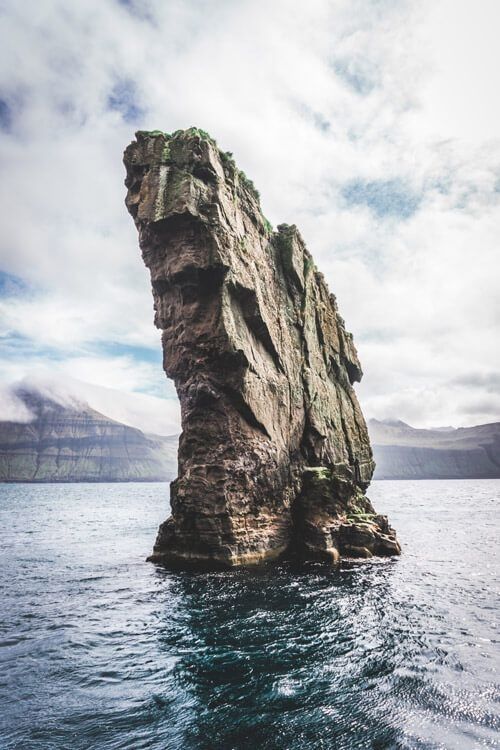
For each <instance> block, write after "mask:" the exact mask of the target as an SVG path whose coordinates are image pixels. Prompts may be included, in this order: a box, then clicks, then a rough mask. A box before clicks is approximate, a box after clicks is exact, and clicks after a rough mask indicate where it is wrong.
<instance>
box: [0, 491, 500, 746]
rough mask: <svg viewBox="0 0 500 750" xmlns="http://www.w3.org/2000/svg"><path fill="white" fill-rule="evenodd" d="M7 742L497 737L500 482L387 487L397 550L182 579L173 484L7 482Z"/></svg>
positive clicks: (0, 510) (1, 511)
mask: <svg viewBox="0 0 500 750" xmlns="http://www.w3.org/2000/svg"><path fill="white" fill-rule="evenodd" d="M0 492H1V495H2V501H1V505H0V515H1V518H0V522H1V524H2V528H3V530H4V536H5V546H4V549H3V551H2V579H1V584H2V587H3V594H2V595H3V602H4V607H3V609H4V614H5V617H4V618H3V622H2V626H1V631H0V658H1V660H2V664H1V665H0V666H1V670H0V691H1V693H2V696H3V697H2V703H3V705H4V706H6V709H5V711H4V714H3V716H2V717H1V718H0V722H1V728H2V729H1V732H2V734H1V736H2V738H3V740H2V742H3V744H2V743H0V746H1V747H2V748H4V747H5V748H23V750H25V748H40V749H42V748H43V750H45V749H48V750H50V749H52V748H53V749H54V750H55V749H57V750H60V749H62V748H64V749H66V748H74V750H79V749H80V748H81V749H83V748H99V749H100V748H103V749H104V750H108V748H133V749H134V750H135V749H136V748H138V749H139V748H152V749H155V750H156V749H158V750H160V749H161V750H164V749H167V750H170V749H172V750H173V749H177V748H179V750H180V749H181V748H182V750H185V749H186V750H191V749H193V750H194V749H195V748H196V749H200V750H202V749H203V750H219V749H221V750H225V749H226V748H227V749H228V750H229V749H230V748H235V750H239V749H240V748H242V749H243V748H252V749H253V748H259V749H260V748H262V750H267V749H268V750H280V749H283V750H284V749H285V748H286V749H291V748H293V749H295V748H297V749H298V750H299V749H302V748H335V749H336V750H343V749H345V750H351V748H426V749H427V748H429V749H430V748H450V749H451V748H453V749H455V748H483V747H485V748H487V747H491V748H493V747H496V746H497V744H496V742H497V740H496V735H495V729H497V728H498V719H497V714H496V712H495V695H496V694H495V683H494V679H495V676H494V652H495V637H496V635H495V623H494V616H495V609H494V607H495V598H494V594H493V591H494V585H493V584H494V567H493V552H494V544H495V534H494V519H495V505H498V499H499V496H500V482H497V481H493V480H491V481H490V480H485V481H482V482H463V481H454V482H376V483H375V484H374V485H373V487H372V491H371V496H372V498H373V500H374V502H375V505H376V506H377V507H379V506H380V508H381V509H382V510H383V511H386V512H389V513H390V515H391V519H392V521H393V522H394V525H395V526H396V527H397V529H398V532H399V536H400V538H401V540H402V542H403V546H404V555H403V557H402V558H400V559H390V560H383V561H368V562H362V563H357V564H352V565H351V566H345V567H343V568H342V569H341V570H339V571H334V570H327V569H325V568H322V567H320V566H316V565H311V566H310V567H309V568H307V569H294V568H293V567H291V566H289V565H280V566H274V567H266V568H262V569H259V570H252V571H245V570H243V571H235V572H231V573H209V574H193V573H185V574H182V573H170V572H167V571H165V570H163V569H161V568H155V567H154V566H152V565H149V564H145V563H144V562H143V560H144V557H145V555H146V554H147V553H148V552H149V549H150V546H151V543H152V540H153V538H154V534H155V530H156V526H157V523H158V521H159V520H160V519H161V518H163V517H164V515H165V507H164V505H165V502H164V499H163V498H164V495H165V492H166V486H165V485H160V484H158V485H151V484H149V485H148V484H143V485H105V486H102V485H101V486H96V485H65V486H54V485H52V486H49V485H46V486H35V487H32V486H29V485H17V486H6V485H3V486H1V487H0Z"/></svg>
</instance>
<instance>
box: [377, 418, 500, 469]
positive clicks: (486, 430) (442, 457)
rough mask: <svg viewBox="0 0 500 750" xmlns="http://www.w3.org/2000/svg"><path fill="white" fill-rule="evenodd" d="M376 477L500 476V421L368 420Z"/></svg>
mask: <svg viewBox="0 0 500 750" xmlns="http://www.w3.org/2000/svg"><path fill="white" fill-rule="evenodd" d="M369 430H370V436H371V439H372V442H373V451H374V454H375V458H376V460H377V471H376V473H375V477H376V479H488V478H498V477H500V423H499V422H493V423H491V424H483V425H476V426H475V427H460V428H458V429H454V428H452V427H450V428H446V429H438V430H419V429H415V428H414V427H411V426H410V425H408V424H405V423H404V422H383V421H378V420H376V419H371V420H370V423H369Z"/></svg>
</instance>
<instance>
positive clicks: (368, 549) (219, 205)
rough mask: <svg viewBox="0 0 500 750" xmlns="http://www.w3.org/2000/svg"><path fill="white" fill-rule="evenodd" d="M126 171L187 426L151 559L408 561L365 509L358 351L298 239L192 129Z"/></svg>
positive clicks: (136, 155)
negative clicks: (289, 556) (270, 217)
mask: <svg viewBox="0 0 500 750" xmlns="http://www.w3.org/2000/svg"><path fill="white" fill-rule="evenodd" d="M124 162H125V166H126V169H127V178H126V186H127V188H128V193H127V198H126V205H127V208H128V210H129V212H130V213H131V215H132V216H133V218H134V221H135V224H136V227H137V229H138V231H139V243H140V247H141V249H142V256H143V259H144V262H145V264H146V266H147V267H148V268H149V271H150V273H151V283H152V288H153V297H154V309H155V324H156V326H157V327H158V328H160V329H161V330H162V331H163V338H162V340H163V351H164V369H165V372H166V374H167V375H168V377H170V378H172V379H173V380H174V383H175V386H176V389H177V393H178V395H179V399H180V403H181V412H182V435H181V437H180V444H179V466H178V478H177V479H176V480H175V481H174V482H172V485H171V506H172V516H171V518H169V519H168V520H167V521H166V522H165V523H164V524H162V526H161V527H160V530H159V533H158V537H157V540H156V544H155V548H154V554H153V556H152V558H151V559H153V560H155V561H159V562H164V563H168V564H170V565H181V566H184V565H190V564H201V565H209V566H211V565H222V566H234V565H240V564H249V563H257V562H260V561H264V560H267V559H271V558H277V557H279V556H281V555H283V554H285V553H292V552H293V553H295V554H298V555H300V556H302V557H304V558H309V559H320V560H328V561H336V560H338V558H339V555H349V556H361V557H370V556H371V555H372V554H381V555H393V554H398V553H399V551H400V550H399V545H398V543H397V541H396V539H395V534H394V532H393V531H392V529H391V528H390V527H389V525H388V523H387V519H386V518H385V517H382V516H378V515H376V514H375V511H374V509H373V507H372V506H371V504H370V502H369V500H368V499H367V498H366V497H365V496H364V490H365V489H366V488H367V486H368V484H369V482H370V479H371V476H372V473H373V469H374V463H373V460H372V451H371V448H370V443H369V439H368V433H367V430H366V424H365V420H364V419H363V415H362V413H361V410H360V408H359V405H358V402H357V399H356V395H355V393H354V390H353V387H352V383H354V382H355V381H358V380H360V378H361V375H362V372H361V367H360V364H359V361H358V357H357V354H356V349H355V347H354V344H353V341H352V337H351V334H349V333H347V332H346V330H345V327H344V321H343V320H342V318H341V317H340V316H339V315H338V313H337V305H336V302H335V298H334V297H333V296H332V295H331V294H330V292H329V291H328V287H327V285H326V283H325V280H324V278H323V276H322V274H321V273H320V272H319V271H318V270H317V269H316V267H315V265H314V262H313V259H312V257H311V255H310V253H309V252H308V250H307V248H306V247H305V245H304V242H303V240H302V238H301V236H300V234H299V232H298V231H297V229H296V227H295V226H287V225H281V226H279V227H278V230H277V231H276V232H273V231H272V228H271V226H270V225H269V222H268V221H267V220H266V219H265V217H264V216H263V214H262V212H261V210H260V205H259V195H258V193H257V191H256V190H255V188H254V186H253V184H252V182H250V180H248V179H247V178H246V177H245V175H244V174H243V173H242V172H240V171H239V170H238V169H237V168H236V166H235V163H234V161H233V159H232V157H231V155H230V154H227V153H223V152H221V151H220V150H219V148H218V147H217V145H216V143H215V141H214V140H213V139H212V138H210V136H208V134H207V133H205V132H203V131H200V130H197V129H196V128H190V129H189V130H186V131H177V132H176V133H173V134H172V135H168V134H166V133H162V132H160V131H153V132H138V133H137V134H136V140H135V141H134V142H133V143H131V144H130V145H129V146H128V148H127V149H126V151H125V156H124Z"/></svg>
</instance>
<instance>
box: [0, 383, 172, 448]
mask: <svg viewBox="0 0 500 750" xmlns="http://www.w3.org/2000/svg"><path fill="white" fill-rule="evenodd" d="M120 385H121V384H120ZM122 388H123V385H121V388H120V390H116V389H114V388H109V387H107V386H99V385H96V384H95V383H88V382H85V381H82V380H80V379H78V378H74V377H72V376H70V375H67V374H54V373H49V372H43V371H39V372H38V373H36V374H32V375H30V376H27V377H24V378H22V379H21V380H19V381H16V382H15V383H12V384H10V385H9V386H0V421H10V422H30V421H32V419H33V418H34V415H33V414H32V413H31V412H30V410H29V409H28V408H27V407H26V405H25V404H24V402H23V401H22V400H21V398H20V396H19V395H18V391H21V390H23V389H24V390H29V391H34V392H35V393H38V394H40V395H41V396H42V397H43V398H46V399H50V400H52V401H55V402H56V403H57V404H60V405H61V406H64V407H67V408H72V409H81V408H83V407H85V406H87V405H88V406H90V407H91V408H93V409H95V410H96V411H98V412H100V413H101V414H104V415H105V416H107V417H110V418H111V419H114V420H116V421H118V422H122V423H124V424H128V425H131V426H132V427H138V428H139V429H140V430H143V431H144V432H147V433H154V434H159V435H172V434H173V435H175V434H178V433H179V432H180V412H179V404H178V402H177V400H175V399H164V398H157V397H154V396H148V395H145V394H139V393H133V392H129V393H127V392H124V390H122Z"/></svg>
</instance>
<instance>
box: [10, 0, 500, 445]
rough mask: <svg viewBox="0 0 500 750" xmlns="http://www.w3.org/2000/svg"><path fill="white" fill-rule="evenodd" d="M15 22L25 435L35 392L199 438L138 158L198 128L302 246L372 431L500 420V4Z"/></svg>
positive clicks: (126, 5)
mask: <svg viewBox="0 0 500 750" xmlns="http://www.w3.org/2000/svg"><path fill="white" fill-rule="evenodd" d="M0 22H1V26H0V28H1V44H0V172H1V174H2V180H1V184H0V202H1V207H2V209H1V212H0V225H1V226H0V347H1V354H0V411H3V414H4V418H5V415H8V414H12V413H14V412H15V410H16V408H17V407H18V406H19V405H17V407H16V405H15V404H12V401H9V399H11V396H9V394H10V393H11V391H10V390H9V388H8V384H10V383H12V382H17V381H19V380H21V379H28V380H30V379H31V380H35V381H37V382H43V383H45V384H46V387H47V388H48V387H50V386H49V385H47V384H50V383H52V384H53V388H54V389H55V390H57V389H58V388H60V387H63V384H64V387H65V388H66V390H67V391H68V392H69V391H71V393H73V394H79V393H80V394H81V395H82V397H85V398H86V399H88V400H89V402H90V403H91V404H92V405H93V406H94V407H95V408H98V406H99V405H100V406H101V410H104V411H105V410H106V407H107V409H108V412H109V411H110V410H111V411H113V410H114V413H113V414H110V416H114V417H115V418H118V416H117V415H119V416H120V418H122V419H123V421H128V422H129V423H133V424H137V425H138V426H141V427H143V428H144V427H147V426H148V420H151V426H152V429H151V431H155V432H164V433H172V432H175V431H177V430H178V425H179V410H178V405H177V402H176V396H175V389H174V388H173V385H172V383H170V382H169V381H167V380H166V378H165V375H164V374H163V371H162V366H161V345H160V338H159V332H158V331H157V330H156V329H155V328H154V326H153V309H152V297H151V292H150V286H149V278H148V274H147V271H146V269H145V268H144V266H143V264H142V261H141V258H140V253H139V249H138V243H137V236H136V230H135V228H134V226H133V222H132V221H131V219H130V217H129V216H128V214H127V212H126V210H125V207H124V197H125V188H124V186H123V180H124V169H123V165H122V153H123V150H124V148H125V146H126V145H127V144H128V143H129V142H130V141H131V140H132V139H133V137H134V132H135V131H136V130H139V129H151V130H152V129H160V130H164V131H168V132H172V131H174V130H176V129H179V128H187V127H190V126H192V125H194V126H197V127H200V128H202V129H204V130H207V131H209V132H210V134H211V135H212V136H213V137H214V138H216V139H217V142H218V143H219V145H220V146H221V148H222V149H224V150H229V151H231V152H233V153H234V156H235V159H236V162H237V164H238V166H239V167H240V168H242V169H243V170H244V171H245V172H246V174H247V175H248V176H249V177H250V178H251V179H252V180H253V181H254V183H255V184H256V186H257V188H258V190H259V192H260V195H261V205H262V209H263V212H264V214H265V215H266V216H267V217H268V218H269V220H270V221H271V222H272V223H273V224H274V225H277V224H279V223H282V222H287V223H289V224H297V226H298V227H299V229H300V231H301V233H302V235H303V237H304V239H305V241H306V244H307V245H308V247H309V249H310V251H311V252H312V254H313V256H314V258H315V261H316V264H317V266H318V267H319V268H320V270H322V271H323V272H324V274H325V276H326V278H327V281H328V283H329V286H330V289H331V290H332V291H333V292H334V293H335V294H336V296H337V299H338V303H339V309H340V312H341V314H342V316H343V317H344V318H345V320H346V324H347V328H348V329H349V330H351V331H352V332H353V334H354V340H355V343H356V345H357V348H358V351H359V355H360V359H361V362H362V365H363V369H364V373H365V375H364V378H363V381H362V383H361V384H360V385H359V386H357V393H358V397H359V399H360V401H361V405H362V408H363V411H364V413H365V415H366V416H367V417H375V418H378V419H384V418H389V419H402V420H404V421H406V422H409V423H410V424H412V425H414V426H417V427H431V426H438V425H455V426H462V425H464V426H466V425H472V424H479V423H484V422H491V421H497V420H499V419H500V374H499V372H500V368H499V351H498V350H499V347H498V339H499V323H500V304H499V295H498V286H499V273H498V271H499V265H500V264H499V260H498V254H499V242H500V137H499V136H500V104H499V100H498V80H497V78H498V70H500V45H498V43H497V33H498V28H499V22H500V4H499V3H498V0H433V1H432V2H428V0H415V1H413V0H309V2H307V3H303V2H299V0H273V2H269V0H211V1H210V2H209V1H208V0H183V1H181V0H72V2H71V3H68V2H64V1H63V0H37V2H24V3H19V2H18V0H0ZM495 71H496V72H495ZM105 389H108V390H105ZM109 389H112V390H109ZM116 391H119V392H120V393H119V394H117V393H115V392H116ZM96 394H100V396H99V395H96ZM113 394H114V395H113ZM160 399H161V400H160ZM127 404H129V406H128V407H127ZM141 404H142V407H141ZM103 405H104V407H105V408H104V409H103V408H102V406H103ZM141 409H142V411H141ZM0 418H2V415H1V414H0ZM20 418H22V417H21V416H20Z"/></svg>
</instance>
